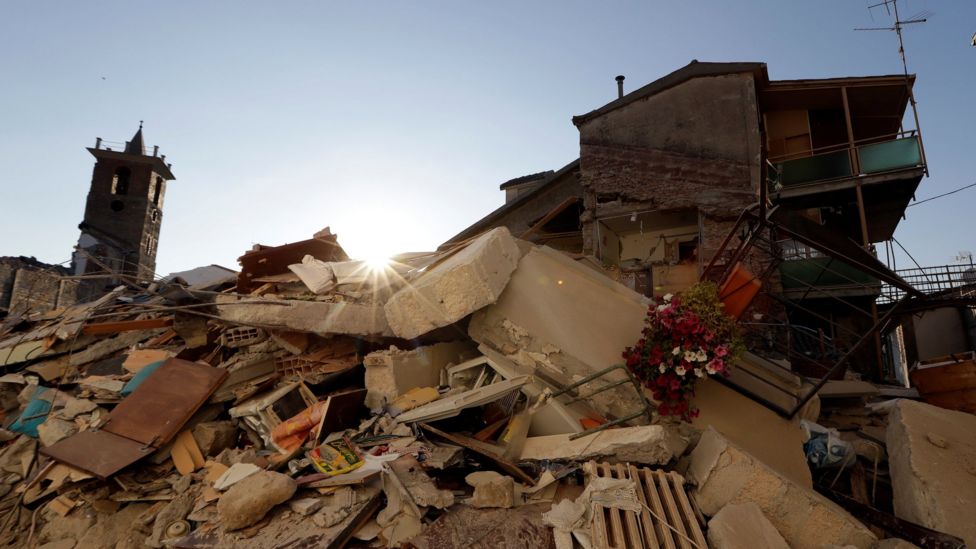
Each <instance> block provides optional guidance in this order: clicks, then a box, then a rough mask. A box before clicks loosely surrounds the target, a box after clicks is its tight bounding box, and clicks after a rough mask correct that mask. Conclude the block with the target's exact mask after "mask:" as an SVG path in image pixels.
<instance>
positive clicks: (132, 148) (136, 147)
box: [125, 120, 146, 155]
mask: <svg viewBox="0 0 976 549" xmlns="http://www.w3.org/2000/svg"><path fill="white" fill-rule="evenodd" d="M125 152H126V153H128V154H139V155H144V154H146V146H145V144H144V143H143V141H142V120H140V121H139V129H138V130H137V131H136V134H135V135H133V136H132V139H130V140H129V141H127V142H126V144H125Z"/></svg>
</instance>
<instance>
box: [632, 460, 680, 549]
mask: <svg viewBox="0 0 976 549" xmlns="http://www.w3.org/2000/svg"><path fill="white" fill-rule="evenodd" d="M640 473H641V481H642V482H641V483H640V485H641V486H642V487H643V488H644V493H645V494H646V495H647V500H648V502H649V503H650V507H651V510H652V511H654V514H655V515H657V517H658V518H656V520H655V521H654V530H655V531H657V537H658V539H659V540H660V541H661V545H662V546H663V547H664V548H665V549H676V547H675V544H674V534H673V533H672V532H671V529H670V528H668V527H667V526H665V525H664V524H663V523H662V522H661V521H662V520H667V514H666V513H665V512H664V506H663V505H662V504H661V496H660V495H659V494H658V491H657V484H656V483H655V482H654V477H653V473H652V472H651V470H650V469H641V470H640Z"/></svg>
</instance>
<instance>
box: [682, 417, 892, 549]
mask: <svg viewBox="0 0 976 549" xmlns="http://www.w3.org/2000/svg"><path fill="white" fill-rule="evenodd" d="M688 479H689V480H690V481H692V482H693V483H695V484H696V485H697V488H696V489H695V497H696V500H697V502H698V505H699V507H700V508H701V510H702V512H703V513H705V514H706V515H709V516H715V515H716V514H717V513H718V512H719V511H720V510H721V509H722V508H723V507H725V506H726V505H729V504H735V503H747V502H752V503H755V504H756V505H758V506H759V508H760V509H761V510H762V512H763V514H764V515H765V516H766V517H767V518H768V519H769V521H770V522H771V523H772V524H773V526H775V527H776V529H777V530H778V531H779V533H780V534H781V535H782V536H783V538H784V539H785V540H786V542H787V543H789V545H790V547H793V548H794V549H806V548H809V549H820V548H821V547H823V546H824V545H831V544H833V545H853V546H855V547H857V548H859V549H869V548H871V547H872V546H873V545H874V544H875V543H876V542H877V538H876V537H875V536H874V534H872V533H871V531H870V530H868V528H867V527H866V526H864V525H863V524H861V523H860V522H858V521H857V519H855V518H854V517H853V516H851V515H850V514H849V513H848V512H847V511H845V510H844V509H842V508H841V507H840V506H838V505H837V504H835V503H833V502H831V501H830V500H828V499H826V498H824V497H823V496H821V495H819V494H817V493H816V492H814V491H813V490H810V489H808V488H806V487H804V486H801V485H798V484H796V483H794V482H792V481H791V480H790V479H788V478H787V477H785V476H783V475H782V474H780V473H778V472H777V471H776V470H774V469H773V468H771V467H769V466H767V465H766V464H764V463H762V462H761V461H759V460H758V459H757V458H755V457H754V456H752V455H750V454H748V453H747V452H745V451H744V450H742V449H741V448H740V447H738V446H736V445H734V444H733V443H731V442H730V441H729V440H728V439H726V438H725V437H723V436H722V435H721V434H720V433H719V432H718V431H716V430H715V429H713V428H709V429H708V430H707V431H705V432H704V433H703V434H702V437H701V440H700V441H699V442H698V446H696V447H695V449H694V451H692V453H691V464H690V466H689V468H688Z"/></svg>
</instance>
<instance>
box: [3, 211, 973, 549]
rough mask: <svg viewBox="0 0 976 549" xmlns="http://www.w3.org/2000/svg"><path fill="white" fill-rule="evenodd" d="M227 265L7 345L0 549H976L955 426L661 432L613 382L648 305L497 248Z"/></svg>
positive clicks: (894, 418) (968, 484)
mask: <svg viewBox="0 0 976 549" xmlns="http://www.w3.org/2000/svg"><path fill="white" fill-rule="evenodd" d="M241 266H242V271H241V273H240V274H239V275H237V276H236V277H230V278H225V279H223V280H211V281H208V282H207V283H206V284H200V285H196V286H193V285H187V284H184V283H183V281H181V280H179V279H175V280H169V281H165V282H157V283H154V284H151V285H149V286H146V287H143V286H137V285H131V284H129V285H125V286H120V287H118V288H116V289H114V290H112V291H110V292H109V293H107V294H105V295H104V296H103V297H101V298H100V299H98V300H96V301H93V302H90V303H86V304H83V305H77V306H74V307H70V308H61V309H56V310H53V311H50V312H46V313H39V314H30V313H29V312H27V313H24V314H22V315H16V316H12V317H8V318H6V319H4V320H3V323H2V325H0V365H3V366H4V371H3V372H2V376H0V406H2V409H3V412H4V423H3V426H4V429H3V430H2V431H0V438H2V441H3V442H2V444H3V446H2V448H0V474H2V476H0V497H2V501H0V523H2V524H0V536H2V537H0V542H2V543H3V544H4V545H6V546H11V547H64V548H95V547H111V548H125V547H145V546H148V547H157V548H158V547H184V548H217V547H235V548H237V547H241V548H248V547H344V546H361V547H416V548H434V547H436V548H450V547H457V548H461V547H486V548H487V547H555V548H558V549H571V548H573V547H596V548H610V547H613V548H622V547H648V548H650V547H688V548H691V547H694V548H704V547H716V548H732V547H777V548H779V547H800V548H803V547H817V548H820V547H826V546H842V547H847V546H854V547H858V548H865V549H866V548H870V547H875V546H878V545H877V544H878V543H879V539H881V538H896V537H902V538H904V539H908V540H909V541H912V542H914V543H920V544H922V545H923V546H925V542H924V540H926V539H928V540H937V541H938V542H939V543H941V544H942V545H938V546H939V547H950V546H952V545H951V544H952V543H954V541H953V540H956V541H959V538H962V539H965V540H966V541H968V542H970V543H976V531H974V530H973V529H972V528H973V526H972V525H973V524H976V521H973V520H966V517H965V515H966V514H968V518H970V519H971V518H973V516H974V512H973V511H972V509H973V508H974V506H973V504H974V502H973V501H972V500H973V494H974V493H976V486H974V484H973V478H976V477H974V469H973V464H974V463H976V445H974V443H973V435H972V433H973V432H974V430H973V429H974V428H976V419H974V416H972V415H970V414H965V413H962V412H951V411H947V410H942V409H940V408H935V407H934V406H929V405H927V404H923V403H919V402H910V401H907V400H903V399H895V400H888V399H886V398H885V397H883V396H880V395H877V394H871V395H870V396H863V395H862V396H856V395H855V397H853V398H852V397H851V396H850V395H847V394H845V395H844V398H841V399H837V400H831V402H830V403H827V402H824V405H823V410H824V411H823V413H822V414H818V413H817V411H816V409H810V408H807V409H806V410H805V413H804V414H803V415H804V416H805V419H804V420H802V421H801V419H800V418H796V419H785V418H782V417H780V416H778V415H776V414H775V413H773V412H771V411H769V410H767V409H765V408H762V407H761V406H760V405H758V404H756V403H754V402H752V401H750V400H748V399H746V398H745V397H744V396H742V395H741V394H739V393H737V392H735V391H734V390H732V389H730V388H729V387H728V386H726V385H724V384H720V383H718V382H717V381H714V380H707V381H706V382H704V383H703V384H702V388H701V391H700V392H699V394H698V404H699V405H700V406H701V408H702V415H701V417H699V418H698V419H696V420H695V421H694V422H693V423H692V424H688V423H682V422H679V421H677V420H674V419H663V418H661V417H659V416H658V415H657V414H656V412H655V408H654V406H653V403H651V402H650V401H649V400H648V396H647V394H645V392H644V390H643V388H642V387H641V386H640V385H639V383H637V382H636V381H635V379H634V378H633V377H632V376H631V375H630V374H629V372H628V371H627V370H626V368H624V367H622V366H620V364H619V363H620V362H621V360H620V353H621V351H622V350H623V349H624V348H625V347H626V346H628V345H631V344H632V343H633V342H634V341H635V340H636V339H637V338H638V337H640V333H641V328H642V320H643V317H644V315H645V312H646V310H647V308H648V306H649V305H650V304H651V300H649V299H648V298H645V297H643V296H640V295H638V294H637V293H635V292H633V291H631V290H629V289H627V288H626V287H624V286H622V285H620V284H618V283H616V282H614V281H612V280H611V279H610V278H607V277H606V276H605V275H604V273H602V272H600V271H598V270H597V269H594V268H593V267H592V266H591V265H589V264H587V263H585V262H580V261H576V260H574V259H572V258H570V257H568V256H567V255H564V254H562V253H561V252H558V251H555V250H553V249H550V248H547V247H545V246H537V245H532V244H529V243H527V242H524V241H520V240H518V239H515V238H513V237H512V236H511V235H510V234H509V233H508V231H507V230H506V229H504V228H500V229H495V230H492V231H489V232H487V233H484V234H482V235H480V236H478V237H476V238H473V239H470V240H468V241H466V242H463V243H461V244H459V245H457V246H455V247H453V248H451V249H449V250H446V251H443V252H439V253H430V254H407V255H403V256H400V257H397V258H395V261H393V262H391V263H389V264H388V265H383V266H375V265H369V264H368V263H366V262H361V261H351V260H349V259H348V257H346V254H345V253H344V252H343V251H342V249H341V247H339V245H338V243H337V240H336V238H335V235H332V234H331V233H329V232H328V231H323V232H322V233H319V234H317V235H315V237H314V238H312V239H310V240H307V241H303V242H297V243H293V244H288V245H285V246H279V247H265V246H258V247H256V248H255V249H254V250H251V251H249V252H247V253H246V254H245V255H244V256H243V257H242V258H241ZM746 367H748V366H745V365H744V366H743V368H746ZM804 386H805V385H803V382H802V380H801V381H798V382H797V387H804ZM807 386H808V385H807ZM829 388H830V387H829V384H828V387H827V389H829ZM869 400H870V401H871V403H870V405H869V404H868V401H869ZM814 402H816V401H814ZM828 404H829V405H828ZM814 408H816V407H814ZM818 418H820V419H818ZM818 421H820V422H821V423H822V425H821V423H817V422H818ZM967 422H968V423H967ZM964 424H965V425H969V424H974V425H972V426H970V427H964ZM852 425H856V426H855V427H852ZM804 441H805V442H804ZM824 441H825V442H824ZM820 442H823V443H824V445H825V447H826V448H827V453H828V454H829V457H830V459H828V458H827V457H824V455H823V454H818V453H817V452H818V448H820V446H818V444H819V443H820ZM818 456H819V457H818ZM838 456H839V457H838ZM835 457H837V459H833V458H835ZM811 468H812V469H813V473H812V474H811ZM825 479H826V480H825ZM825 487H826V488H825ZM815 488H816V489H815ZM967 498H968V499H967ZM953 536H955V537H953ZM885 543H887V544H888V545H885V546H894V545H892V544H894V543H896V542H895V541H893V540H892V539H888V540H885ZM902 543H904V544H906V546H908V544H907V542H902ZM959 543H961V542H959ZM931 546H933V547H935V546H936V545H931ZM958 546H961V545H958Z"/></svg>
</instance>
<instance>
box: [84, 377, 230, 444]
mask: <svg viewBox="0 0 976 549" xmlns="http://www.w3.org/2000/svg"><path fill="white" fill-rule="evenodd" d="M225 377H227V370H225V369H223V368H214V367H212V366H205V365H203V364H197V363H195V362H187V361H185V360H180V359H177V358H171V359H169V360H167V361H166V362H164V363H163V364H162V365H161V366H160V367H159V368H158V369H157V370H156V371H155V372H153V373H152V375H150V376H149V377H147V378H146V379H145V381H143V382H142V384H141V385H139V387H137V388H136V390H135V391H133V392H132V394H131V395H129V396H128V398H126V399H125V400H123V401H122V402H121V403H120V404H119V405H118V406H116V407H115V409H114V410H112V412H111V413H110V414H109V416H108V422H107V424H106V425H105V427H103V430H106V431H109V432H112V433H114V434H116V435H119V436H122V437H125V438H128V439H130V440H134V441H137V442H141V443H143V444H146V445H149V446H154V447H156V448H158V447H160V446H161V445H163V444H165V443H166V442H169V441H170V440H171V439H172V438H173V437H174V436H176V434H177V433H179V431H180V430H181V428H182V427H183V425H184V424H185V423H186V422H187V421H189V419H190V417H191V416H192V415H193V414H194V413H195V412H196V411H197V409H199V408H200V406H202V405H203V404H204V403H205V402H206V401H207V399H208V398H210V395H211V394H213V392H214V391H215V390H216V389H217V387H219V386H220V383H221V382H222V381H223V380H224V378H225Z"/></svg>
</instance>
